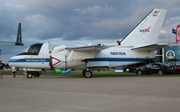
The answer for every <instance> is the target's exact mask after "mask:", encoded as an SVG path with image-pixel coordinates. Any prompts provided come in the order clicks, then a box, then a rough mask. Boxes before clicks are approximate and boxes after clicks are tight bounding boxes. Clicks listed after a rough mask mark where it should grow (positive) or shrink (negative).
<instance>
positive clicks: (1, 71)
mask: <svg viewBox="0 0 180 112" xmlns="http://www.w3.org/2000/svg"><path fill="white" fill-rule="evenodd" d="M4 67H5V64H4V63H2V61H1V60H0V77H1V78H3V69H4Z"/></svg>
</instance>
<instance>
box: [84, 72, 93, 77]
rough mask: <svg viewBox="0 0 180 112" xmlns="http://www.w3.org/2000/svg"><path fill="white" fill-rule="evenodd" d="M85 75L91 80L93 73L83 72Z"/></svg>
mask: <svg viewBox="0 0 180 112" xmlns="http://www.w3.org/2000/svg"><path fill="white" fill-rule="evenodd" d="M83 75H84V77H85V78H90V77H91V76H92V72H91V71H83Z"/></svg>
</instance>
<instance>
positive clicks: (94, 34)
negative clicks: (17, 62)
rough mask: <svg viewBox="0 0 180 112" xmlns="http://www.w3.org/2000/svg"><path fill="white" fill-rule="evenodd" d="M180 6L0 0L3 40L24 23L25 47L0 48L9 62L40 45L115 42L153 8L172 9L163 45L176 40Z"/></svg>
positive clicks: (172, 2)
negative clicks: (173, 31) (35, 44)
mask: <svg viewBox="0 0 180 112" xmlns="http://www.w3.org/2000/svg"><path fill="white" fill-rule="evenodd" d="M179 5H180V0H0V38H1V40H0V41H11V42H12V41H15V39H16V35H17V34H16V33H17V27H18V26H17V25H18V23H19V22H21V24H22V35H23V43H24V44H25V45H24V46H0V47H1V49H2V52H1V59H2V60H3V61H4V62H8V60H9V58H10V57H11V56H13V55H15V54H18V53H20V52H23V51H24V49H25V48H27V47H28V46H29V45H31V44H34V43H36V42H46V41H48V42H49V43H56V44H63V45H73V44H79V45H87V44H89V43H92V44H97V43H109V42H110V43H115V42H116V40H118V39H121V38H123V37H124V36H125V35H126V34H127V33H128V32H129V31H131V30H132V28H133V27H135V26H136V24H137V23H138V22H140V21H141V20H142V18H144V16H146V15H147V14H148V13H149V12H150V11H151V10H152V9H153V8H163V9H167V10H168V12H167V15H166V19H165V22H164V25H163V28H162V30H163V31H164V32H163V33H161V34H160V39H159V42H171V41H175V36H174V35H173V34H172V33H171V30H172V28H176V26H177V25H178V24H180V7H179ZM167 38H168V39H167ZM170 38H174V40H172V39H170Z"/></svg>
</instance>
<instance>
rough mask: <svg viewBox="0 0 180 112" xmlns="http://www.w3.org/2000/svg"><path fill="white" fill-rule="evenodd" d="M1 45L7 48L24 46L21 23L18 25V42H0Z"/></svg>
mask: <svg viewBox="0 0 180 112" xmlns="http://www.w3.org/2000/svg"><path fill="white" fill-rule="evenodd" d="M0 45H2V46H7V45H15V46H23V45H24V44H23V43H22V34H21V23H19V25H18V32H17V38H16V42H4V41H0Z"/></svg>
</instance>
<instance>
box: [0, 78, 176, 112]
mask: <svg viewBox="0 0 180 112" xmlns="http://www.w3.org/2000/svg"><path fill="white" fill-rule="evenodd" d="M0 112H180V77H122V76H121V77H113V76H112V77H92V78H84V77H77V76H74V77H72V76H70V77H68V76H40V77H38V78H37V77H36V78H33V79H27V78H26V77H25V76H22V75H20V76H18V75H17V76H16V78H12V75H5V76H4V77H3V79H1V78H0Z"/></svg>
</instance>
